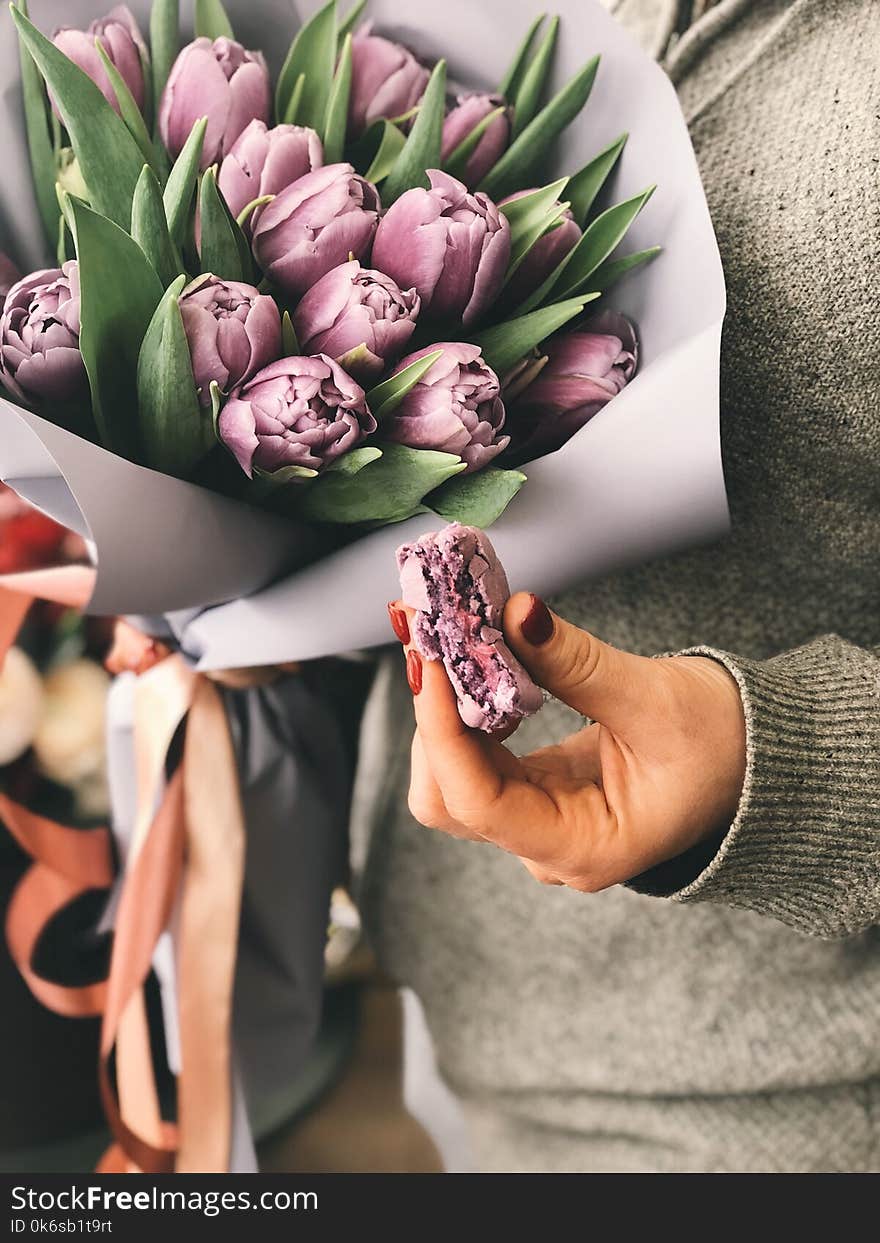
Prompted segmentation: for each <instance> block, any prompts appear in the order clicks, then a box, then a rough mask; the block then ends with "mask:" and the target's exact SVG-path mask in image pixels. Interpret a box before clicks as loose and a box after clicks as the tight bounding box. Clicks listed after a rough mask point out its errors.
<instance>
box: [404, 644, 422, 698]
mask: <svg viewBox="0 0 880 1243" xmlns="http://www.w3.org/2000/svg"><path fill="white" fill-rule="evenodd" d="M406 680H407V682H409V689H410V690H411V691H412V693H413V694H414V695H418V693H419V691H420V690H421V689H422V658H421V656H420V655H419V654H418V652H414V651H413V650H412V649H410V650H409V651H408V652H407V654H406Z"/></svg>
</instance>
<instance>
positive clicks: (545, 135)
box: [480, 56, 599, 201]
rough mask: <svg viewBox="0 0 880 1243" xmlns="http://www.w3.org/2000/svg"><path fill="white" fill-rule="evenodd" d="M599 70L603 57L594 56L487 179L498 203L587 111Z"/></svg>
mask: <svg viewBox="0 0 880 1243" xmlns="http://www.w3.org/2000/svg"><path fill="white" fill-rule="evenodd" d="M598 67H599V57H598V56H594V57H593V59H592V60H591V61H588V63H587V64H586V65H584V67H583V69H581V70H580V71H579V72H578V73H576V74H575V75H574V77H573V78H572V79H571V80H570V81H569V82H567V83H566V85H565V86H564V87H563V88H562V90H561V91H559V93H558V94H557V95H555V96H554V97H553V99H551V100H550V102H549V103H548V104H547V106H546V107H545V108H542V109H541V111H540V112H539V113H538V115H537V116H536V117H535V118H534V120H533V121H530V122H529V124H528V125H527V126H526V128H525V129H524V130H523V132H522V133H521V134H520V135H519V137H518V138H516V139H514V141H513V142H512V143H511V145H510V146H509V147H508V148H507V150H506V151H505V153H504V155H502V157H501V159H500V160H499V161H498V163H497V164H496V165H495V167H494V168H493V169H492V171H491V172H490V173H489V174H488V176H487V177H486V178H485V180H484V182H483V185H482V186H481V187H480V188H481V189H482V190H485V192H486V193H487V194H488V195H490V196H491V197H492V198H493V199H495V200H496V201H497V200H498V199H502V198H505V197H506V196H507V195H508V194H512V193H513V191H514V190H516V189H517V187H518V186H521V185H522V183H523V180H524V179H525V178H526V177H527V175H528V172H529V170H530V169H531V168H533V167H534V166H535V165H536V164H539V163H540V162H541V161H542V160H543V159H545V158H546V156H547V151H548V149H549V148H550V146H551V144H552V143H553V142H555V140H556V139H557V138H558V137H559V135H560V134H561V133H562V131H563V130H564V129H565V128H566V127H567V126H568V125H570V124H571V122H572V121H573V120H574V118H575V117H576V116H577V115H578V114H579V113H580V112H581V110H582V109H583V107H584V105H585V104H586V102H587V100H588V99H589V96H590V91H591V90H592V88H593V82H594V81H595V78H596V70H597V69H598Z"/></svg>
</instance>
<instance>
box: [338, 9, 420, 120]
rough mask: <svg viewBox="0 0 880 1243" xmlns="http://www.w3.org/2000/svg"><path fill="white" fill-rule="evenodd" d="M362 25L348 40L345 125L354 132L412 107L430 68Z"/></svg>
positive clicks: (396, 115) (370, 27)
mask: <svg viewBox="0 0 880 1243" xmlns="http://www.w3.org/2000/svg"><path fill="white" fill-rule="evenodd" d="M371 30H372V26H371V25H370V24H369V23H367V24H366V25H364V26H362V27H361V29H360V30H359V31H358V32H357V34H356V35H355V36H354V38H353V39H352V42H351V96H350V102H349V110H348V116H349V125H350V127H351V132H352V133H353V134H354V135H358V134H361V133H363V131H364V130H365V129H366V128H367V127H368V126H369V125H370V124H371V123H372V122H373V121H378V120H379V119H380V118H382V117H387V118H388V119H389V120H390V119H391V118H393V117H399V116H403V114H404V113H405V112H409V111H410V109H411V108H414V107H415V106H416V104H417V103H418V102H419V100H420V99H421V98H422V95H423V94H424V93H425V87H426V86H427V85H428V78H429V77H430V76H431V75H430V71H429V70H428V69H426V68H425V66H424V65H420V64H419V62H418V61H417V60H416V58H415V56H413V54H412V52H410V50H409V49H408V48H405V47H403V46H402V45H401V44H400V43H392V42H391V40H390V39H382V38H380V37H379V36H378V35H374V34H372V33H371Z"/></svg>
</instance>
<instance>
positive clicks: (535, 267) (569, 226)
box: [500, 190, 582, 306]
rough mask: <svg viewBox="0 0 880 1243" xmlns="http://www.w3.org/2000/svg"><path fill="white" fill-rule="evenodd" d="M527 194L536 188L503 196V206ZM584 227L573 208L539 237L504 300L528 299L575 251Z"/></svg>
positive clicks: (514, 304)
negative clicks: (574, 214)
mask: <svg viewBox="0 0 880 1243" xmlns="http://www.w3.org/2000/svg"><path fill="white" fill-rule="evenodd" d="M526 194H534V190H517V192H516V194H511V195H509V196H508V197H507V198H506V199H502V201H501V204H500V205H501V206H502V207H503V206H504V204H505V203H513V202H514V201H515V200H516V199H521V198H523V197H524V196H525V195H526ZM581 236H582V234H581V229H580V226H579V225H578V223H577V221H576V220H575V218H574V216H573V215H572V214H571V212H570V211H567V212H565V214H564V215H563V216H562V217H561V219H560V220H559V223H558V224H556V225H554V227H553V228H552V229H551V230H550V232H549V233H545V234H544V236H543V237H539V238H538V240H537V242H535V244H534V246H533V247H532V248H531V250H529V251H528V252H527V253H526V257H525V259H523V261H522V263H521V264H520V265H519V267H518V268H517V269H516V271H515V272H514V273H513V275H512V276H511V278H510V280H509V281H508V282H507V287H506V289H505V291H504V298H505V303H506V304H508V303H509V305H511V306H518V305H519V304H520V303H521V302H525V300H526V298H528V297H529V296H530V295H531V294H533V293H534V292H535V290H536V289H540V287H541V286H542V285H543V284H544V281H545V280H546V279H547V277H548V276H549V275H550V273H551V272H555V271H556V269H557V268H558V266H559V264H560V263H561V262H562V260H563V259H564V258H565V257H566V255H568V254H570V253H571V252H572V250H574V248H575V246H577V244H578V242H579V241H580V240H581Z"/></svg>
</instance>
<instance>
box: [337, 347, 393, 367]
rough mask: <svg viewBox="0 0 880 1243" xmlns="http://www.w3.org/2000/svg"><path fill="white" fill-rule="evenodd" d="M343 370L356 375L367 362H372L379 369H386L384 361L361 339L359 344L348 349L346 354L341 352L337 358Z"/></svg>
mask: <svg viewBox="0 0 880 1243" xmlns="http://www.w3.org/2000/svg"><path fill="white" fill-rule="evenodd" d="M336 361H337V362H338V363H339V365H340V367H341V368H342V370H343V371H347V372H348V373H349V375H356V374H357V372H358V370H359V369H360V368H361V367H362V366H365V365H366V364H369V363H372V364H374V365H375V366H376V367H377V368H378V369H379V370H384V366H385V364H384V362H383V361H382V359H381V358H378V357H377V356H376V355H375V354H374V353H373V352H372V350H370V349H369V348H368V346H367V344H366V342H365V341H361V342H360V344H359V345H355V346H353V347H352V348H351V349H350V350H346V352H345V353H344V354H340V355H339V357H338V358H337V359H336Z"/></svg>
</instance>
